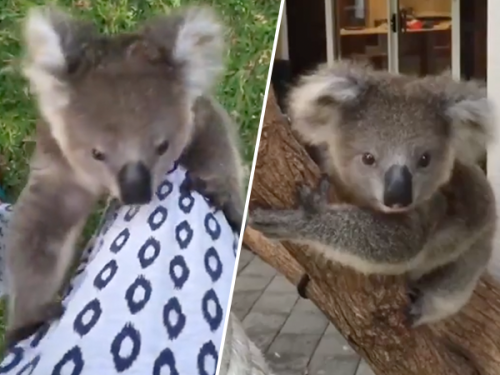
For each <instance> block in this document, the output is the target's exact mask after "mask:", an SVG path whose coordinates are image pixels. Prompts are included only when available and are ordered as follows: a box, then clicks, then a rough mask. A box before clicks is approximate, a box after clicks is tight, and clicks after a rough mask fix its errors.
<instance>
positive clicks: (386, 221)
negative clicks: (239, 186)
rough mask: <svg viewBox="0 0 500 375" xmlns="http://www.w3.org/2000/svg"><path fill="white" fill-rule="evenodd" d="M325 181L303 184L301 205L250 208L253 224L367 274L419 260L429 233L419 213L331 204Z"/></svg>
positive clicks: (405, 267) (400, 268)
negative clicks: (312, 186) (390, 212)
mask: <svg viewBox="0 0 500 375" xmlns="http://www.w3.org/2000/svg"><path fill="white" fill-rule="evenodd" d="M327 185H328V182H327V181H326V180H322V182H321V183H320V186H319V188H318V189H317V190H311V189H310V188H308V187H301V188H300V189H299V197H300V207H298V208H297V209H291V210H262V209H258V210H255V211H254V212H252V213H251V215H250V218H249V220H250V221H249V225H250V226H252V227H253V228H255V229H256V230H259V231H260V232H261V233H263V234H264V235H265V236H267V237H268V238H271V239H276V240H289V241H295V242H299V243H304V244H307V245H312V246H313V248H315V249H316V250H318V251H320V252H322V253H323V254H324V255H325V256H326V257H328V258H330V259H332V260H334V261H337V262H340V263H342V264H345V265H347V266H351V267H353V268H355V269H357V270H358V271H360V272H363V273H385V274H400V273H404V272H406V271H407V270H408V269H411V267H412V266H413V263H414V262H417V261H418V258H419V256H420V255H421V253H422V249H423V246H424V244H425V243H426V241H427V238H428V229H427V228H426V226H427V224H426V223H427V218H426V217H425V216H424V215H423V214H421V213H418V212H412V213H409V214H405V215H403V214H398V215H385V214H381V213H377V212H374V211H369V210H364V209H361V208H358V207H355V206H350V205H334V206H328V203H327V191H328V189H327V188H326V187H327Z"/></svg>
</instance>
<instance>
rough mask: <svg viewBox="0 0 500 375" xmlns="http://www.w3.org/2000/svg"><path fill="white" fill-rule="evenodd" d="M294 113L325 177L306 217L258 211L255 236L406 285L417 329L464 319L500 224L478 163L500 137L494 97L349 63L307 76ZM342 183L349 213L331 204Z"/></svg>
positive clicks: (473, 86) (307, 202) (307, 199)
mask: <svg viewBox="0 0 500 375" xmlns="http://www.w3.org/2000/svg"><path fill="white" fill-rule="evenodd" d="M289 108H290V115H291V120H292V127H293V129H294V131H295V132H296V133H297V135H298V136H299V137H300V138H301V139H302V140H303V141H304V142H305V143H307V144H311V145H317V146H318V147H319V150H320V151H321V152H322V158H321V159H322V160H321V163H320V165H322V167H323V168H324V169H323V173H324V175H323V178H322V179H321V182H320V184H319V187H318V188H315V189H311V188H309V187H307V186H300V187H299V189H298V192H299V201H300V205H299V207H298V208H296V209H288V210H269V209H257V210H255V211H254V212H253V213H252V214H251V216H250V222H249V225H251V226H252V227H254V228H255V229H257V230H259V231H261V232H262V233H263V234H264V235H266V236H267V237H269V238H271V239H276V240H290V241H292V242H297V243H302V244H307V245H311V247H312V248H314V249H316V250H317V251H318V253H320V254H323V255H324V256H325V257H326V258H329V259H331V260H333V261H336V262H339V263H341V264H343V265H346V266H349V267H352V268H353V269H355V270H357V271H359V272H361V273H364V274H385V275H401V274H405V275H407V277H408V293H409V301H410V303H409V306H408V310H407V311H406V313H407V318H408V321H407V323H408V324H409V325H410V326H418V325H421V324H427V323H432V322H436V321H439V320H441V319H444V318H446V317H448V316H450V315H452V314H454V313H456V312H458V311H459V310H460V309H461V308H462V306H464V305H465V304H466V303H467V302H468V300H469V299H470V296H471V294H472V292H473V290H474V288H475V286H476V284H477V281H478V279H479V277H480V275H481V274H482V273H483V271H484V270H485V268H486V266H487V263H488V260H489V258H490V255H491V252H492V247H493V244H492V241H493V234H494V231H495V225H496V219H497V215H496V209H495V197H494V194H493V191H492V188H491V186H490V184H489V182H488V180H487V178H486V176H485V174H484V172H483V171H482V170H481V169H480V168H479V167H478V166H477V165H476V164H475V162H476V160H478V159H479V158H480V157H482V156H483V155H484V153H485V146H486V144H487V142H488V140H489V139H491V137H493V136H495V134H496V131H495V129H494V121H493V109H492V107H491V104H490V102H489V101H488V99H487V97H486V90H485V89H484V87H482V86H481V85H480V84H478V83H475V82H459V81H455V80H453V79H452V78H451V77H450V76H447V75H440V76H434V77H431V76H429V77H424V78H418V77H412V76H406V75H397V74H391V73H389V72H384V71H374V70H372V69H371V68H369V67H367V66H364V65H360V64H356V63H352V62H348V61H341V62H338V63H337V64H336V65H335V66H334V67H332V68H327V67H320V68H319V69H318V70H317V71H316V72H314V73H312V74H310V75H307V76H305V77H303V78H302V79H301V80H300V81H299V82H298V84H297V85H296V87H294V88H293V89H292V91H291V94H290V106H289ZM332 182H333V183H334V184H335V187H336V188H338V190H339V192H340V196H342V197H344V198H345V199H346V203H345V204H344V203H343V204H333V205H330V204H328V201H327V191H328V186H329V184H330V183H332ZM323 259H324V258H323ZM302 284H303V283H302ZM302 287H304V285H302Z"/></svg>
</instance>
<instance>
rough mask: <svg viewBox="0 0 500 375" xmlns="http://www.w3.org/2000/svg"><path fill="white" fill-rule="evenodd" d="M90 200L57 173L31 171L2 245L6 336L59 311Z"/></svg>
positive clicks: (21, 333)
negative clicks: (6, 296) (6, 292)
mask: <svg viewBox="0 0 500 375" xmlns="http://www.w3.org/2000/svg"><path fill="white" fill-rule="evenodd" d="M94 203H95V197H94V196H93V195H92V194H91V193H89V192H87V191H86V190H84V189H83V188H82V187H81V186H80V185H79V184H77V183H76V182H74V181H72V180H71V178H70V176H68V175H65V176H62V175H61V174H60V173H57V171H51V170H44V171H34V172H32V173H31V175H30V177H29V180H28V183H27V185H26V186H25V188H24V189H23V191H22V192H21V194H20V197H19V199H18V201H17V202H16V203H15V205H14V211H13V214H12V215H13V216H12V219H11V222H10V223H9V230H8V234H7V241H6V271H7V278H8V287H9V311H8V319H7V338H8V340H9V341H10V342H15V341H18V340H20V339H23V338H24V337H26V336H29V335H30V334H32V333H33V332H32V331H33V330H36V328H37V327H38V326H39V325H40V324H41V323H44V322H45V321H47V320H51V319H53V318H56V317H57V315H58V314H60V313H61V305H60V303H58V302H57V301H56V299H57V294H58V292H59V291H60V288H61V287H62V285H61V284H62V283H63V281H64V279H65V276H66V273H67V272H68V268H69V267H70V266H71V264H72V261H73V259H74V255H75V243H76V241H77V240H78V237H79V235H80V232H81V230H82V228H83V225H84V224H85V221H86V219H87V217H88V215H89V213H90V211H91V208H92V206H93V204H94Z"/></svg>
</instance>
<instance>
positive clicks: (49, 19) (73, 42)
mask: <svg viewBox="0 0 500 375" xmlns="http://www.w3.org/2000/svg"><path fill="white" fill-rule="evenodd" d="M23 31H24V47H25V59H24V64H23V65H24V66H23V73H24V75H25V76H26V77H27V78H28V80H29V81H30V83H31V86H32V88H33V89H34V90H35V93H37V94H38V95H43V94H47V95H50V94H52V93H53V90H56V89H57V87H58V86H60V85H61V84H62V82H61V78H62V77H64V74H66V73H67V72H68V69H70V68H71V67H70V64H71V62H72V61H71V59H72V58H73V56H75V55H78V49H79V48H81V44H82V43H81V42H82V40H81V38H82V36H85V37H87V38H89V37H90V35H91V34H93V29H92V27H91V26H90V24H87V23H83V22H82V21H79V20H75V19H73V18H72V17H71V16H70V15H69V14H67V13H65V12H63V11H62V10H60V9H58V8H56V7H54V6H44V7H35V8H31V10H30V11H29V13H28V16H27V17H26V20H25V22H24V30H23Z"/></svg>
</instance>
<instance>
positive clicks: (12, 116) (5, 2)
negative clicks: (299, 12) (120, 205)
mask: <svg viewBox="0 0 500 375" xmlns="http://www.w3.org/2000/svg"><path fill="white" fill-rule="evenodd" d="M44 3H45V2H44V1H40V0H37V1H35V0H34V1H30V0H2V1H1V9H0V171H1V172H2V175H3V176H2V177H3V182H2V183H3V185H2V186H4V187H5V189H6V190H7V194H8V195H9V198H10V199H11V200H14V199H15V198H16V197H17V195H18V194H19V192H20V190H21V189H22V187H23V185H24V183H25V181H26V177H27V173H28V158H29V156H30V152H31V150H32V148H33V142H31V141H30V139H31V136H32V134H33V133H32V132H33V129H34V124H35V119H36V110H35V106H34V103H33V100H32V99H31V98H30V97H29V95H28V92H27V88H26V87H27V85H26V82H25V80H24V79H23V78H22V77H21V76H20V74H19V71H18V69H17V67H18V61H19V57H20V45H19V37H20V21H21V20H22V19H23V17H24V16H25V15H26V13H27V10H28V9H29V8H30V7H31V6H34V5H41V4H44ZM57 3H58V4H59V5H61V6H64V7H67V8H71V9H73V10H74V11H75V12H76V13H77V14H81V15H82V16H83V17H85V18H89V19H92V20H94V21H95V22H97V24H98V25H100V27H101V30H103V31H105V32H109V33H114V32H119V31H123V30H127V29H130V28H133V27H134V26H135V24H136V23H137V22H139V21H141V20H143V19H145V18H147V17H148V16H149V15H151V14H157V13H162V12H167V11H168V9H170V8H172V7H177V6H179V5H184V4H194V3H204V4H207V3H208V4H212V5H213V6H214V7H216V8H217V10H218V11H219V12H220V14H221V15H222V17H223V19H224V20H225V22H226V24H227V25H228V26H229V35H228V40H229V41H230V51H229V56H228V59H227V62H228V69H227V71H226V75H225V77H224V79H223V81H222V83H221V84H220V85H219V87H218V93H217V96H218V98H219V99H220V101H221V102H222V104H223V105H224V106H225V108H226V109H228V110H229V112H230V113H231V115H232V116H233V118H234V119H235V120H236V122H237V123H238V124H239V126H240V128H241V136H242V139H243V146H244V147H243V150H244V156H245V159H246V161H247V162H248V165H249V166H250V163H251V161H252V159H253V154H254V145H255V141H256V135H257V130H258V126H259V120H260V112H261V108H262V101H263V98H264V91H265V87H266V81H267V73H268V69H269V61H270V58H271V54H272V47H273V41H274V35H275V29H276V22H277V19H278V13H279V6H280V0H204V1H202V0H128V1H127V0H60V1H57ZM93 222H94V223H95V220H93ZM90 228H92V224H91V226H90ZM87 233H88V231H87ZM0 321H1V318H0Z"/></svg>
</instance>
